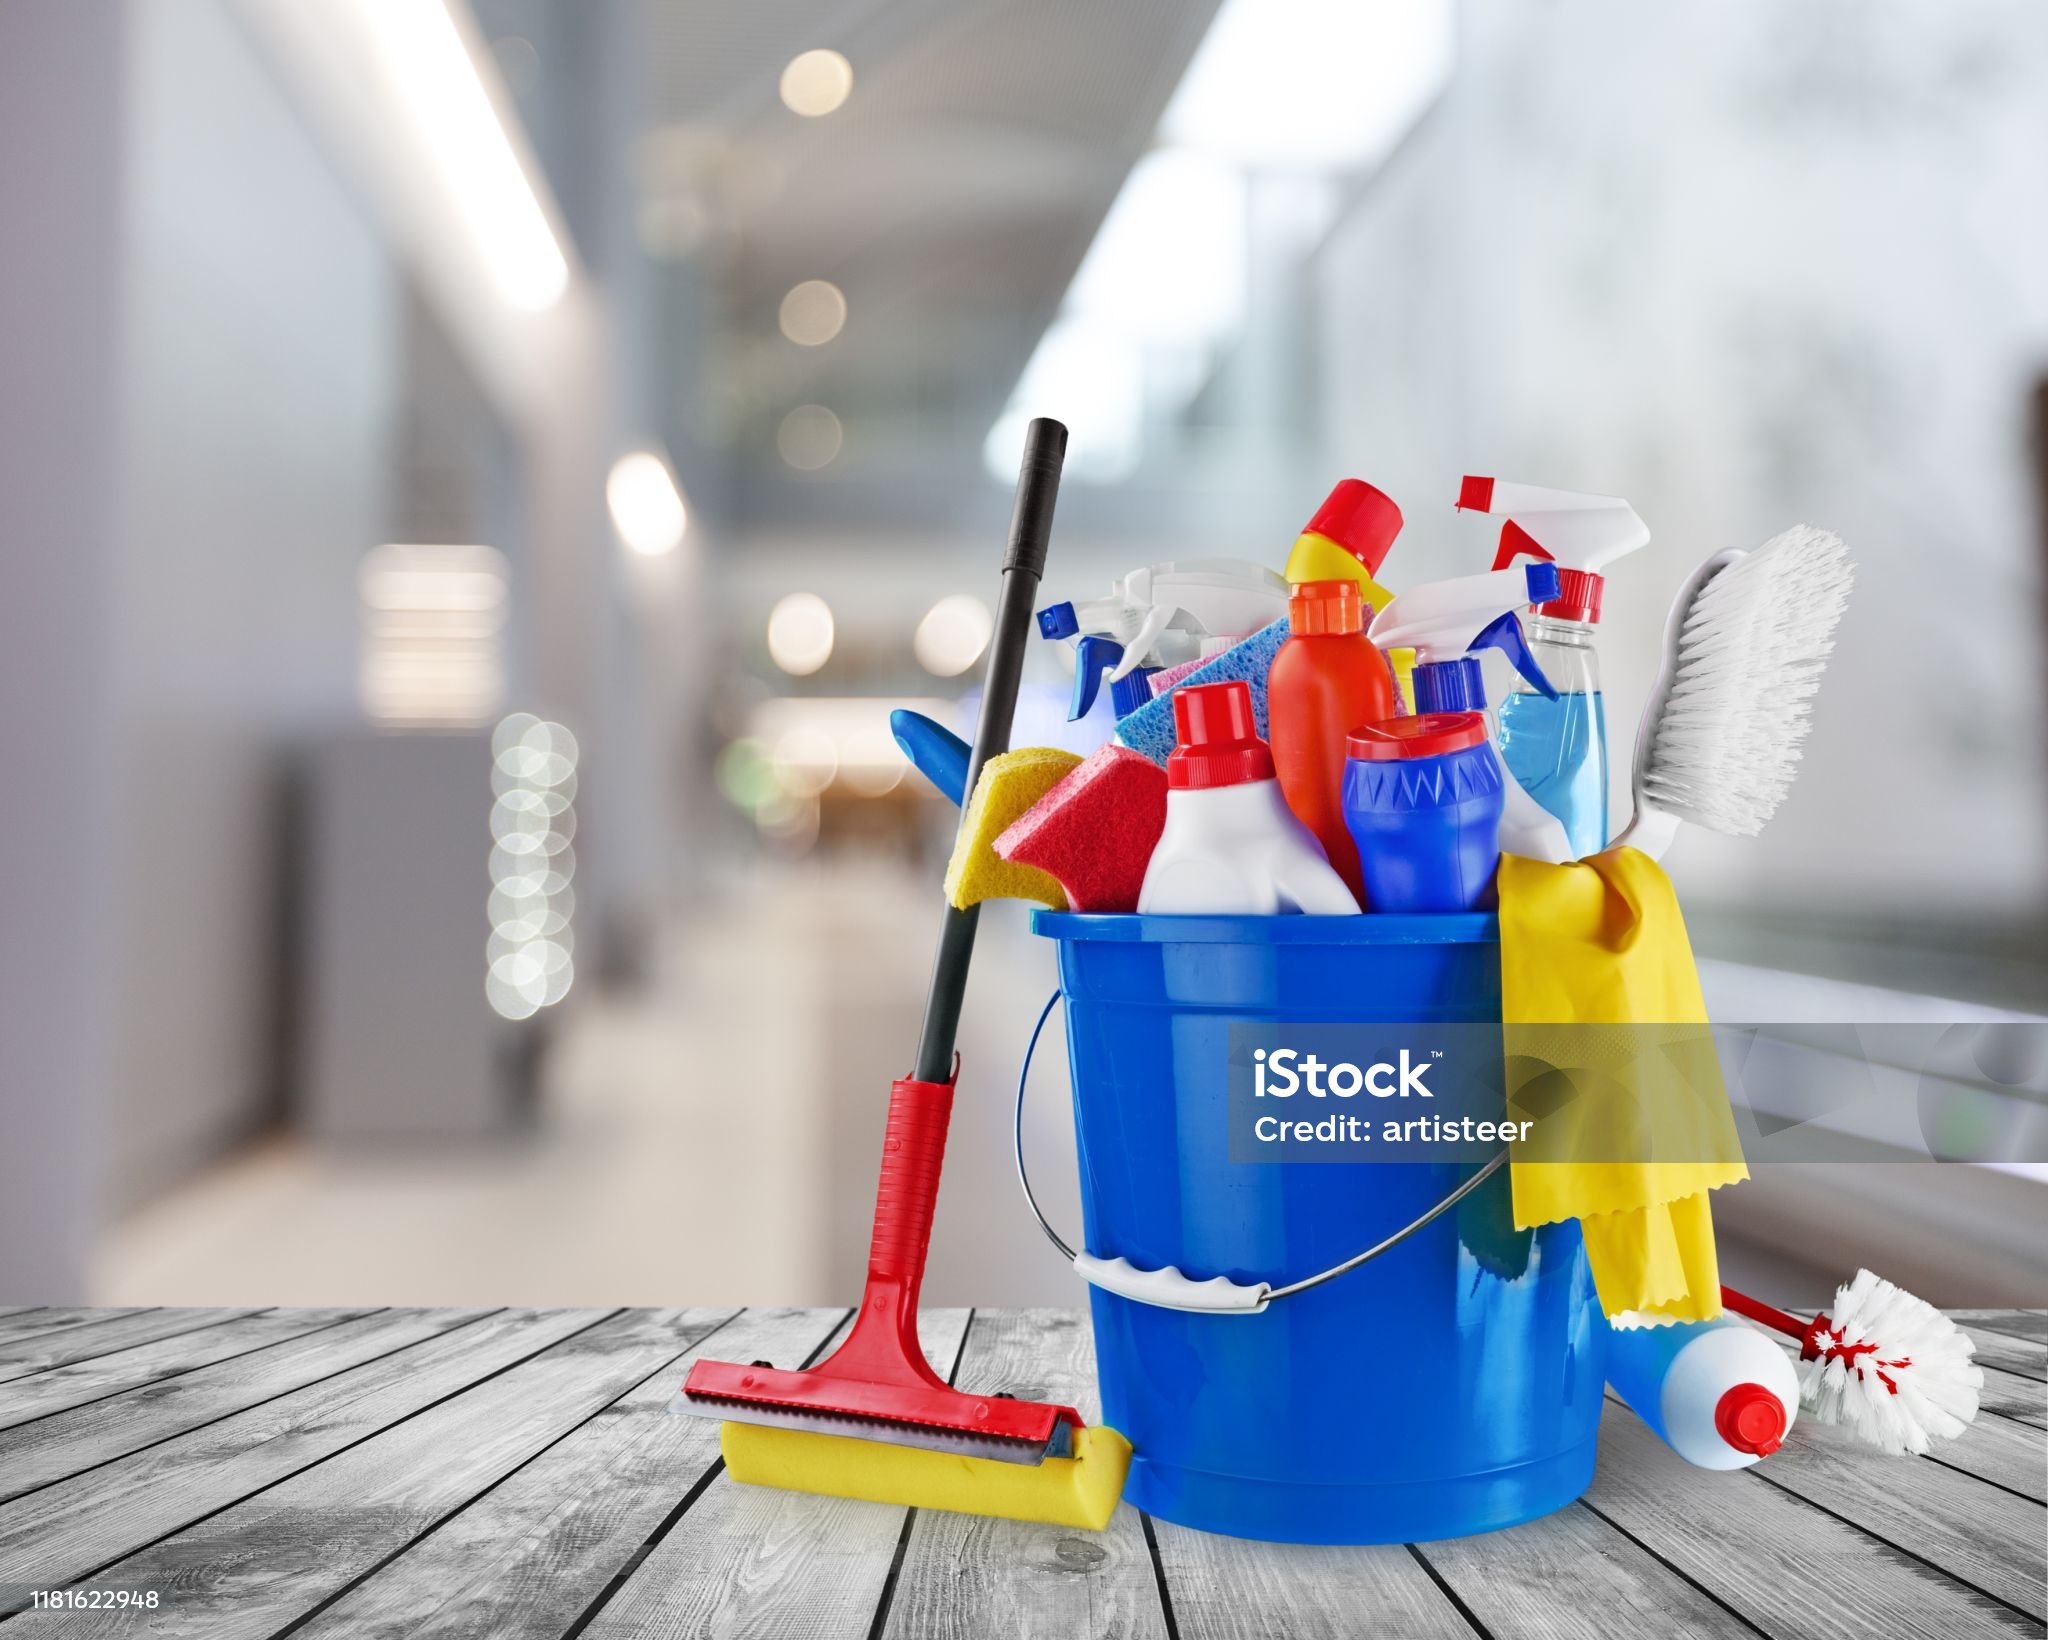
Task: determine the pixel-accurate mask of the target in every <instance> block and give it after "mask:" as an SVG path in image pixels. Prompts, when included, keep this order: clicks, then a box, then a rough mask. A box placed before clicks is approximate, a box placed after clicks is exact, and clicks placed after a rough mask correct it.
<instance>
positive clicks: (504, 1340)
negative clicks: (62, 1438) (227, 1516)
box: [0, 1310, 610, 1640]
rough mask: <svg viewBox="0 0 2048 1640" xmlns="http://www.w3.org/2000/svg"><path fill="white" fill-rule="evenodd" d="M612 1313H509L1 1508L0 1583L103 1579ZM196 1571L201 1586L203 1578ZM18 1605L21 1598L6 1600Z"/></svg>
mask: <svg viewBox="0 0 2048 1640" xmlns="http://www.w3.org/2000/svg"><path fill="white" fill-rule="evenodd" d="M608 1313H610V1312H608V1311H604V1310H555V1311H534V1310H501V1311H498V1312H496V1313H494V1314H491V1315H487V1316H485V1317H483V1318H482V1319H480V1320H477V1321H472V1322H471V1323H470V1324H469V1325H467V1326H464V1327H458V1328H456V1329H454V1330H453V1331H451V1332H445V1333H442V1334H439V1335H438V1336H436V1337H433V1338H430V1339H427V1340H426V1341H424V1342H422V1343H419V1344H416V1345H413V1346H412V1347H410V1348H408V1349H405V1350H401V1351H399V1352H398V1353H396V1354H395V1355H387V1356H384V1357H381V1358H380V1359H378V1360H375V1361H372V1362H369V1363H367V1364H366V1365H363V1366H360V1367H355V1368H352V1369H350V1370H349V1371H348V1372H346V1373H343V1374H342V1375H341V1376H339V1377H337V1378H330V1379H323V1380H321V1381H319V1382H316V1383H312V1384H308V1385H307V1386H306V1387H305V1388H303V1389H299V1390H294V1391H293V1392H292V1393H291V1394H289V1395H284V1396H280V1397H278V1398H277V1399H275V1400H272V1401H266V1402H265V1403H263V1404H262V1405H261V1406H256V1407H251V1408H250V1409H249V1410H247V1411H246V1412H240V1413H237V1414H235V1415H234V1416H233V1417H229V1418H222V1419H220V1420H218V1421H216V1422H213V1423H210V1424H206V1425H204V1426H202V1427H200V1428H198V1429H195V1430H193V1431H192V1432H191V1433H189V1434H186V1435H180V1436H177V1437H175V1438H173V1439H171V1440H168V1441H162V1442H159V1443H158V1444H157V1445H154V1446H150V1447H145V1448H144V1449H143V1450H141V1451H139V1452H136V1453H133V1454H131V1455H130V1456H128V1457H125V1458H122V1459H119V1460H117V1461H115V1462H113V1463H109V1464H102V1465H100V1466H99V1467H98V1468H96V1469H89V1470H86V1471H85V1472H84V1473H82V1474H78V1475H74V1476H71V1477H69V1478H68V1479H65V1480H61V1481H58V1482H56V1483H54V1484H53V1485H50V1486H47V1487H44V1488H42V1489H41V1490H40V1491H36V1492H31V1493H29V1494H28V1495H27V1496H25V1497H20V1498H16V1499H15V1500H14V1501H13V1502H11V1503H8V1504H4V1505H0V1583H13V1584H23V1583H35V1584H48V1583H63V1582H70V1581H72V1580H74V1579H77V1578H81V1577H84V1576H86V1575H87V1574H88V1573H92V1572H97V1571H98V1570H100V1569H101V1568H103V1567H107V1566H110V1565H112V1564H114V1563H115V1562H117V1561H119V1560H121V1559H123V1558H124V1557H126V1556H128V1555H130V1554H131V1553H133V1552H134V1551H135V1550H136V1549H137V1548H138V1547H140V1546H141V1545H144V1544H149V1543H154V1542H155V1541H157V1540H158V1539H159V1538H162V1537H165V1536H167V1535H169V1534H170V1533H173V1532H176V1531H177V1530H179V1529H180V1528H181V1527H184V1526H188V1525H190V1524H191V1523H192V1522H194V1521H197V1520H200V1519H203V1518H204V1517H206V1516H208V1515H211V1514H213V1513H214V1512H215V1511H217V1510H220V1509H225V1508H227V1507H229V1506H230V1505H232V1504H234V1503H236V1502H238V1501H240V1500H241V1499H243V1498H246V1497H248V1496H249V1495H250V1494H251V1493H254V1492H257V1491H259V1490H261V1489H262V1488H265V1487H269V1486H273V1485H275V1484H276V1483H277V1482H279V1481H281V1480H284V1479H286V1478H287V1477H289V1476H292V1475H295V1474H297V1473H298V1472H299V1471H301V1470H303V1469H307V1468H309V1467H311V1466H312V1465H313V1464H316V1463H318V1462H319V1461H320V1460H321V1459H323V1458H326V1457H330V1456H332V1455H333V1454H335V1453H337V1452H341V1451H343V1450H345V1449H346V1448H348V1447H351V1446H353V1445H355V1444H356V1443H357V1442H358V1441H362V1440H366V1439H368V1438H369V1437H370V1436H372V1435H374V1434H376V1433H377V1432H378V1431H379V1430H381V1429H384V1428H387V1427H388V1426H390V1425H392V1424H395V1423H397V1422H399V1421H400V1420H402V1419H406V1418H409V1417H411V1416H413V1415H414V1414H416V1413H418V1412H421V1411H423V1410H424V1409H425V1408H427V1407H430V1406H433V1405H434V1404H435V1403H436V1402H439V1401H441V1400H443V1399H445V1398H447V1397H450V1396H455V1395H459V1394H460V1393H461V1391H463V1390H465V1389H467V1388H468V1387H470V1386H471V1385H473V1384H475V1383H477V1382H479V1381H481V1380H483V1379H486V1378H489V1377H490V1376H491V1375H493V1374H496V1373H501V1372H503V1371H504V1370H505V1369H507V1368H509V1367H511V1366H513V1365H514V1364H515V1363H517V1362H520V1361H523V1360H525V1359H526V1358H527V1357H529V1356H531V1355H535V1354H537V1353H539V1352H540V1351H541V1350H544V1349H546V1348H547V1347H548V1346H550V1345H552V1344H556V1343H559V1342H560V1341H561V1340H563V1339H565V1338H568V1337H570V1336H572V1335H573V1334H575V1333H579V1332H582V1331H584V1330H585V1329H587V1328H589V1327H593V1326H595V1325H596V1324H597V1323H598V1322H599V1321H601V1320H602V1319H603V1318H604V1317H605V1316H606V1315H607V1314H608ZM63 1416H66V1417H69V1416H71V1414H68V1413H67V1414H64V1415H63ZM193 1572H194V1575H195V1576H201V1575H203V1568H193ZM20 1604H22V1601H21V1600H20V1599H19V1598H18V1597H17V1598H15V1599H14V1600H13V1601H12V1602H0V1606H7V1605H12V1606H19V1605H20ZM40 1616H41V1614H38V1615H37V1616H34V1617H30V1616H24V1617H18V1618H16V1619H15V1622H16V1623H17V1624H26V1623H29V1622H30V1621H32V1620H40ZM20 1632H22V1631H21V1630H19V1629H17V1630H15V1631H14V1632H12V1633H10V1634H9V1636H8V1640H15V1636H16V1634H18V1633H20Z"/></svg>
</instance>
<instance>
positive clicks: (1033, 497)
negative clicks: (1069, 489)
mask: <svg viewBox="0 0 2048 1640" xmlns="http://www.w3.org/2000/svg"><path fill="white" fill-rule="evenodd" d="M1066 460H1067V429H1066V427H1065V426H1064V425H1062V424H1061V423H1059V422H1056V421H1052V420H1050V419H1048V418H1047V417H1045V416H1039V417H1038V418H1036V419H1035V420H1034V421H1033V422H1032V423H1031V425H1030V426H1029V427H1027V428H1025V429H1024V463H1023V468H1022V470H1021V471H1020V472H1019V473H1018V475H1017V506H1016V510H1015V511H1014V512H1012V513H1011V515H1010V546H1009V550H1008V551H1007V552H1006V553H1005V554H1004V555H1003V569H1004V570H1005V571H1006V572H1007V571H1009V570H1013V569H1021V570H1027V571H1029V572H1030V574H1031V576H1032V578H1033V579H1034V580H1036V579H1037V578H1038V577H1039V576H1041V575H1043V574H1044V573H1045V549H1046V546H1047V544H1048V543H1049V542H1050V541H1051V539H1052V510H1053V504H1054V503H1055V502H1057V501H1058V500H1059V495H1060V470H1061V468H1062V467H1064V466H1065V465H1066ZM1006 732H1007V726H1006Z"/></svg>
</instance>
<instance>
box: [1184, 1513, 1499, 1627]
mask: <svg viewBox="0 0 2048 1640" xmlns="http://www.w3.org/2000/svg"><path fill="white" fill-rule="evenodd" d="M1151 1528H1152V1535H1153V1538H1154V1540H1155V1542H1156V1543H1157V1545H1158V1549H1159V1568H1160V1572H1161V1574H1162V1576H1163V1577H1164V1579H1165V1584H1166V1595H1167V1599H1168V1600H1169V1601H1170V1602H1171V1606H1172V1613H1173V1623H1174V1628H1173V1631H1172V1632H1174V1633H1176V1634H1178V1635H1180V1636H1181V1637H1182V1640H1268V1637H1269V1636H1280V1635H1285V1636H1287V1637H1288V1640H1297V1637H1298V1640H1351V1637H1352V1636H1357V1635H1375V1636H1379V1635H1383V1636H1386V1637H1387V1640H1395V1637H1397V1636H1398V1637H1399V1640H1471V1637H1472V1633H1473V1628H1472V1625H1471V1624H1470V1623H1468V1622H1466V1621H1465V1619H1464V1618H1463V1617H1461V1616H1460V1615H1459V1614H1458V1609H1457V1607H1456V1606H1455V1605H1453V1604H1452V1602H1451V1600H1450V1598H1449V1597H1448V1596H1447V1595H1445V1594H1444V1592H1443V1591H1442V1590H1441V1589H1439V1588H1438V1587H1437V1585H1436V1583H1435V1582H1434V1580H1432V1579H1431V1577H1430V1575H1429V1572H1428V1569H1427V1568H1426V1567H1424V1566H1423V1565H1422V1563H1421V1562H1420V1561H1418V1560H1417V1559H1416V1558H1415V1556H1414V1554H1413V1553H1412V1552H1411V1551H1409V1550H1407V1549H1404V1548H1401V1547H1400V1546H1399V1545H1394V1546H1390V1547H1384V1548H1360V1549H1329V1548H1319V1547H1317V1546H1315V1545H1312V1544H1300V1543H1253V1542H1251V1541H1250V1540H1248V1539H1246V1538H1232V1537H1211V1536H1209V1535H1208V1534H1207V1533H1204V1532H1191V1531H1189V1530H1188V1529H1187V1528H1186V1527H1182V1526H1175V1525H1174V1524H1172V1522H1170V1521H1163V1520H1155V1521H1153V1522H1151Z"/></svg>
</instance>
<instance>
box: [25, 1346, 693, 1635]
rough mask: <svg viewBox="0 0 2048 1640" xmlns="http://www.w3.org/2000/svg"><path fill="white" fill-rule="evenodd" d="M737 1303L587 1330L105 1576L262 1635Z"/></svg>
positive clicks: (97, 1619) (380, 1560)
mask: <svg viewBox="0 0 2048 1640" xmlns="http://www.w3.org/2000/svg"><path fill="white" fill-rule="evenodd" d="M730 1314H731V1312H730V1311H718V1310H627V1311H621V1312H619V1313H617V1314H615V1315H613V1316H611V1317H609V1318H608V1319H603V1320H600V1321H598V1322H597V1324H596V1325H594V1326H583V1327H576V1328H575V1329H574V1330H573V1332H572V1333H571V1335H570V1336H567V1337H564V1338H562V1339H561V1340H559V1341H558V1342H554V1343H552V1344H550V1345H548V1346H547V1347H546V1348H544V1349H542V1350H540V1351H539V1352H538V1353H535V1354H532V1355H530V1356H528V1357H527V1358H526V1359H524V1360H522V1361H520V1362H518V1364H516V1365H514V1366H511V1367H509V1368H508V1369H507V1370H505V1371H503V1372H500V1373H497V1374H495V1375H493V1376H491V1377H490V1378H488V1379H486V1380H484V1381H482V1382H477V1383H473V1384H472V1385H471V1386H470V1387H469V1388H468V1389H467V1391H466V1392H465V1393H462V1394H459V1395H454V1396H451V1397H449V1398H448V1399H447V1400H445V1401H442V1402H441V1403H440V1404H438V1405H434V1406H431V1407H428V1408H425V1409H423V1410H421V1411H420V1412H419V1413H418V1415H417V1416H414V1417H410V1418H407V1419H404V1420H402V1421H400V1422H398V1423H397V1424H395V1425H393V1426H392V1427H390V1428H388V1429H385V1430H383V1431H382V1432H381V1433H377V1434H374V1435H372V1436H370V1437H369V1438H368V1439H365V1440H363V1441H361V1442H360V1443H359V1444H355V1445H352V1446H350V1447H349V1448H348V1449H347V1450H346V1451H345V1452H342V1453H340V1454H338V1455H336V1456H333V1457H330V1458H328V1459H327V1460H326V1461H324V1462H322V1463H320V1464H318V1465H317V1466H314V1467H311V1468H308V1469H304V1470H301V1471H300V1472H298V1473H296V1474H294V1475H292V1476H290V1477H289V1478H287V1479H285V1480H282V1481H280V1482H278V1483H277V1484H276V1485H273V1486H271V1487H269V1488H267V1489H266V1490H264V1491H263V1492H260V1493H258V1494H257V1495H256V1496H254V1497H252V1498H249V1499H247V1500H246V1501H245V1502H242V1503H239V1504H236V1505H234V1506H233V1507H231V1508H227V1509H224V1510H221V1511H219V1512H218V1513H216V1514H213V1515H211V1516H209V1517H208V1518H206V1519H205V1520H203V1521H200V1522H198V1523H197V1524H195V1525H192V1526H190V1527H188V1528H186V1529H185V1530H183V1531H180V1532H178V1533H176V1534H174V1535H172V1536H170V1537H168V1538H166V1539H164V1540H162V1541H160V1542H158V1543H155V1544H152V1545H151V1546H150V1547H149V1548H147V1549H144V1550H142V1551H140V1552H139V1553H136V1554H133V1555H129V1556H127V1557H125V1558H124V1559H122V1560H121V1561H119V1562H118V1563H116V1564H114V1565H112V1566H110V1567H108V1568H107V1570H106V1572H105V1573H104V1577H105V1580H106V1581H108V1582H110V1583H115V1584H127V1585H133V1586H145V1587H157V1588H163V1589H165V1590H167V1591H168V1592H169V1595H170V1598H168V1599H167V1600H166V1602H165V1606H164V1609H163V1610H161V1611H159V1612H157V1613H155V1614H153V1615H152V1618H151V1621H150V1633H151V1635H152V1636H189V1637H193V1640H264V1637H267V1636H270V1635H274V1634H276V1633H277V1632H278V1631H279V1630H281V1629H283V1628H285V1627H287V1626H288V1625H290V1624H292V1623H295V1622H297V1621H299V1620H300V1619H303V1618H304V1617H306V1616H308V1615H310V1614H312V1613H314V1612H316V1611H317V1610H319V1609H320V1607H321V1606H322V1605H323V1604H324V1603H325V1602H327V1601H328V1600H329V1599H331V1598H333V1597H335V1596H338V1595H340V1594H342V1593H344V1592H345V1591H346V1590H347V1589H348V1588H349V1587H350V1586H351V1585H352V1584H353V1583H354V1582H355V1581H356V1580H357V1579H358V1578H361V1577H364V1576H367V1575H368V1574H370V1573H371V1572H374V1571H375V1570H377V1569H378V1568H379V1567H380V1566H381V1565H383V1564H384V1563H385V1562H386V1561H387V1560H389V1559H390V1558H391V1557H392V1556H394V1555H397V1554H400V1553H402V1552H403V1551H404V1550H405V1549H406V1548H407V1547H408V1546H409V1545H411V1544H412V1543H413V1542H414V1541H415V1540H417V1539H418V1538H419V1537H421V1536H422V1534H424V1533H427V1532H430V1531H431V1530H432V1529H433V1528H434V1527H435V1526H436V1525H437V1524H439V1522H440V1521H442V1520H443V1519H445V1518H446V1517H447V1516H449V1515H451V1514H453V1513H454V1512H455V1511H456V1510H458V1509H460V1508H462V1507H463V1506H464V1505H465V1504H467V1503H469V1502H470V1501H471V1500H472V1499H473V1498H475V1497H476V1496H477V1495H478V1494H479V1493H481V1492H483V1491H485V1490H487V1489H488V1488H490V1487H492V1486H494V1485H496V1484H497V1483H498V1482H499V1481H500V1480H502V1479H503V1478H504V1477H505V1476H506V1475H508V1474H510V1473H512V1472H513V1471H514V1470H516V1469H517V1468H518V1467H519V1466H520V1465H522V1464H524V1463H525V1462H527V1461H528V1460H529V1459H531V1458H532V1457H534V1456H535V1455H536V1454H537V1453H539V1452H541V1451H543V1450H544V1449H545V1448H547V1447H548V1446H549V1445H551V1444H552V1443H553V1442H555V1441H556V1440H558V1439H560V1438H561V1437H562V1436H563V1435H565V1434H567V1433H568V1432H569V1431H571V1430H573V1429H575V1428H577V1427H578V1426H579V1425H581V1424H582V1423H583V1422H584V1421H585V1420H586V1419H589V1418H591V1417H593V1416H595V1415H596V1414H597V1413H598V1412H599V1411H601V1410H602V1409H603V1408H604V1407H606V1406H607V1405H609V1404H610V1403H611V1402H613V1401H614V1400H616V1399H617V1398H618V1397H619V1396H621V1395H623V1394H624V1393H626V1391H628V1390H630V1389H631V1388H632V1387H633V1386H634V1385H635V1384H637V1383H639V1382H640V1381H641V1380H642V1379H644V1378H645V1377H647V1376H648V1375H649V1374H650V1373H652V1372H655V1371H658V1370H662V1369H663V1368H664V1367H666V1366H667V1365H668V1364H670V1363H673V1362H674V1361H675V1360H676V1358H677V1357H678V1356H679V1355H680V1354H681V1353H682V1351H683V1350H684V1349H686V1348H687V1347H688V1346H689V1345H690V1344H691V1343H693V1342H694V1341H695V1340H696V1339H698V1338H700V1337H702V1336H703V1335H704V1334H705V1333H707V1332H709V1331H710V1330H711V1329H713V1328H714V1327H716V1326H718V1325H719V1324H720V1323H721V1322H723V1321H724V1320H726V1319H727V1317H728V1316H729V1315H730ZM19 1621H20V1622H21V1623H23V1624H24V1625H25V1632H26V1633H28V1634H30V1635H44V1634H47V1635H57V1636H66V1637H82V1636H91V1635H112V1634H119V1633H121V1632H122V1630H123V1627H124V1626H125V1625H127V1623H128V1619H127V1617H126V1616H125V1615H124V1614H120V1613H113V1614H106V1613H100V1612H50V1613H32V1614H29V1615H27V1616H25V1617H24V1618H22V1619H19ZM10 1640H12V1637H11V1636H10Z"/></svg>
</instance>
